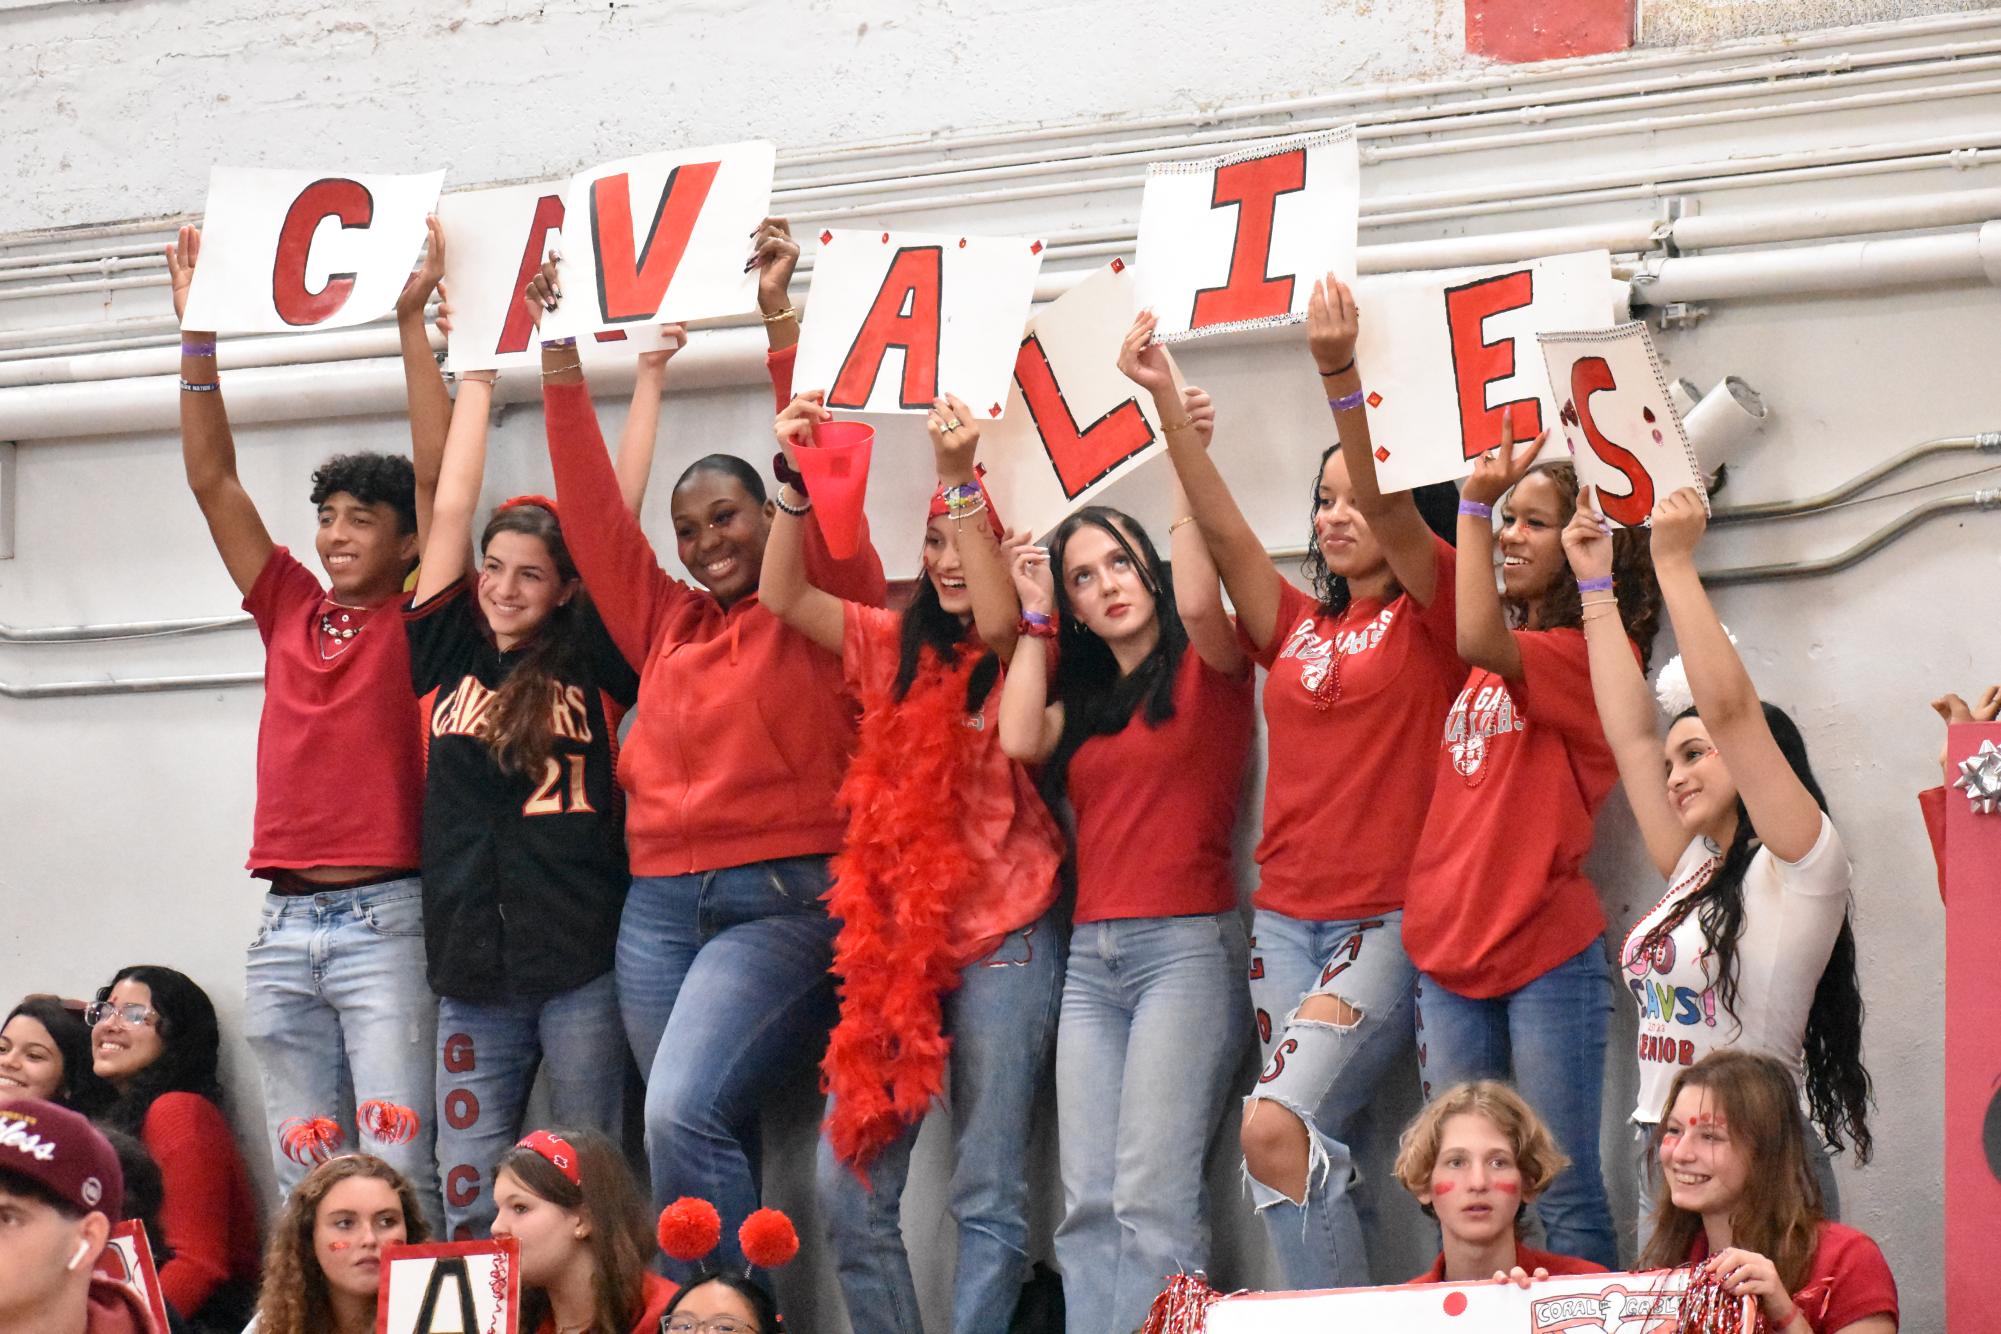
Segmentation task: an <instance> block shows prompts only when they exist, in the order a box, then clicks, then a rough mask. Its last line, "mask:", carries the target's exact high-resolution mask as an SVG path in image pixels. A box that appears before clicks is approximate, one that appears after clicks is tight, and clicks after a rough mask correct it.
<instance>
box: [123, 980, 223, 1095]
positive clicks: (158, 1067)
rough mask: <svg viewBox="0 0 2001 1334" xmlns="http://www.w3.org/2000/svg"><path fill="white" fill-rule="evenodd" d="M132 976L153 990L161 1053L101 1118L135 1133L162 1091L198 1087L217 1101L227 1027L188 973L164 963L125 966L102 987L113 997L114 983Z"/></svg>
mask: <svg viewBox="0 0 2001 1334" xmlns="http://www.w3.org/2000/svg"><path fill="white" fill-rule="evenodd" d="M125 981H132V982H137V983H139V984H140V985H142V986H144V987H146V988H147V989H148V990H149V991H151V992H152V993H153V1025H154V1028H155V1030H156V1031H157V1032H158V1033H159V1035H160V1055H159V1057H158V1058H157V1059H155V1060H154V1062H153V1063H152V1064H151V1065H149V1066H147V1067H146V1068H145V1069H143V1070H141V1071H139V1072H138V1073H137V1074H135V1075H133V1076H132V1078H130V1079H129V1080H127V1081H126V1082H125V1087H124V1088H123V1089H120V1090H119V1092H118V1096H117V1097H116V1098H115V1099H114V1100H113V1101H112V1103H111V1105H110V1106H109V1107H107V1108H105V1110H104V1115H103V1116H102V1117H101V1118H100V1119H101V1120H102V1121H103V1122H104V1123H105V1124H106V1125H108V1126H112V1127H114V1128H116V1129H119V1130H123V1131H125V1132H126V1133H127V1134H132V1135H136V1134H138V1133H139V1130H140V1127H142V1126H143V1125H145V1123H146V1113H147V1112H148V1111H150V1110H151V1109H152V1106H153V1100H154V1099H155V1098H158V1097H159V1096H160V1095H161V1094H163V1093H195V1094H199V1095H200V1096H202V1097H204V1098H207V1099H208V1100H209V1101H210V1102H212V1103H216V1104H218V1105H220V1104H221V1102H222V1086H221V1085H220V1084H219V1083H217V1082H216V1073H215V1072H216V1063H217V1061H218V1060H219V1059H220V1056H221V1052H222V1031H221V1029H220V1028H219V1027H218V1026H217V1024H216V1020H215V1003H214V1002H213V1001H211V1000H209V998H208V993H207V992H206V991H203V990H202V989H201V988H200V987H199V986H197V985H196V984H195V982H194V979H192V978H190V977H189V976H188V975H187V974H186V973H182V972H177V971H175V970H174V969H172V968H164V967H162V966H160V965H159V964H151V963H142V964H134V965H133V966H132V967H130V968H121V969H119V970H118V973H117V975H116V976H115V977H113V978H112V979H111V986H108V987H104V988H102V989H101V990H99V991H98V993H97V998H98V999H99V1000H108V999H109V998H110V996H111V991H112V987H116V986H117V985H118V984H119V983H120V982H125Z"/></svg>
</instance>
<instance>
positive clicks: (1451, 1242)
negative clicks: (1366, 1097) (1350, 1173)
mask: <svg viewBox="0 0 2001 1334" xmlns="http://www.w3.org/2000/svg"><path fill="white" fill-rule="evenodd" d="M1569 1166H1570V1160H1569V1159H1568V1158H1566V1157H1564V1155H1563V1151H1562V1150H1561V1149H1559V1148H1557V1146H1556V1140H1555V1139H1554V1138H1553V1137H1552V1136H1551V1135H1550V1133H1549V1127H1548V1126H1546V1125H1544V1124H1543V1123H1542V1118H1540V1117H1538V1116H1537V1115H1536V1114H1535V1111H1534V1109H1533V1108H1531V1107H1530V1106H1529V1105H1528V1103H1527V1102H1525V1101H1524V1100H1523V1099H1522V1095H1521V1094H1519V1093H1517V1092H1515V1091H1514V1089H1512V1088H1510V1087H1509V1086H1508V1085H1506V1084H1503V1083H1501V1082H1500V1081H1499V1080H1495V1079H1482V1080H1478V1081H1476V1082H1474V1083H1470V1084H1455V1085H1453V1086H1452V1087H1450V1088H1448V1089H1446V1090H1445V1091H1444V1092H1442V1093H1439V1094H1438V1095H1436V1096H1435V1097H1433V1098H1432V1100H1431V1101H1430V1102H1429V1103H1426V1104H1425V1108H1424V1110H1423V1111H1421V1112H1419V1113H1418V1114H1417V1118H1416V1119H1415V1120H1413V1121H1412V1122H1411V1123H1410V1125H1409V1126H1408V1127H1406V1128H1405V1130H1404V1132H1403V1139H1402V1142H1401V1145H1400V1147H1399V1149H1398V1151H1397V1165H1396V1176H1397V1180H1398V1181H1400V1182H1402V1183H1403V1188H1404V1189H1405V1190H1407V1191H1409V1192H1410V1193H1411V1194H1412V1195H1414V1196H1416V1197H1417V1202H1418V1203H1419V1204H1421V1205H1423V1206H1424V1211H1425V1212H1426V1213H1428V1214H1430V1215H1431V1216H1432V1217H1434V1218H1436V1219H1437V1220H1438V1230H1439V1232H1440V1234H1441V1236H1442V1238H1443V1244H1442V1246H1441V1248H1440V1250H1439V1253H1438V1259H1437V1261H1435V1262H1434V1263H1433V1264H1432V1266H1431V1268H1429V1269H1427V1270H1425V1271H1424V1272H1423V1273H1422V1274H1419V1275H1418V1276H1417V1277H1416V1278H1415V1279H1413V1280H1411V1281H1412V1282H1414V1283H1459V1282H1466V1281H1470V1280H1474V1279H1486V1278H1492V1279H1513V1280H1514V1281H1515V1282H1517V1283H1519V1284H1521V1285H1522V1286H1523V1287H1527V1286H1528V1283H1529V1280H1530V1279H1535V1278H1548V1277H1549V1276H1550V1275H1552V1274H1602V1273H1604V1272H1605V1267H1604V1266H1603V1265H1598V1264H1593V1263H1592V1262H1591V1261H1589V1260H1580V1259H1578V1258H1576V1257H1575V1256H1569V1255H1553V1254H1550V1253H1549V1252H1546V1251H1537V1250H1531V1249H1530V1248H1529V1247H1527V1246H1524V1245H1522V1244H1521V1242H1520V1240H1519V1239H1518V1236H1519V1233H1520V1230H1521V1225H1522V1224H1523V1223H1524V1222H1526V1221H1527V1218H1528V1215H1527V1214H1526V1213H1525V1212H1523V1211H1524V1209H1525V1208H1526V1207H1527V1206H1528V1205H1530V1204H1533V1203H1534V1202H1535V1200H1536V1197H1537V1196H1539V1195H1541V1194H1542V1193H1543V1192H1544V1191H1545V1190H1547V1189H1548V1188H1549V1184H1550V1182H1552V1181H1554V1180H1556V1178H1557V1176H1558V1175H1560V1174H1561V1173H1562V1172H1563V1170H1564V1169H1565V1168H1567V1167H1569Z"/></svg>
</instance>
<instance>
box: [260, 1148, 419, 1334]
mask: <svg viewBox="0 0 2001 1334" xmlns="http://www.w3.org/2000/svg"><path fill="white" fill-rule="evenodd" d="M430 1235H431V1232H430V1229H429V1228H428V1227H427V1226H426V1225H425V1223H424V1212H423V1210H422V1209H421V1208H420V1207H419V1206H418V1203H417V1193H416V1191H414V1190H413V1189H411V1186H410V1183H409V1182H408V1181H406V1180H404V1179H403V1174H402V1173H400V1172H398V1171H397V1170H396V1169H395V1168H393V1167H391V1166H390V1165H389V1164H388V1163H385V1162H383V1161H382V1160H381V1159H380V1158H376V1157H372V1156H370V1155H368V1154H365V1153H348V1154H342V1155H341V1156H340V1157H338V1158H330V1159H328V1160H327V1161H325V1162H323V1163H321V1164H320V1165H319V1166H317V1167H315V1168H314V1169H313V1170H312V1171H310V1172H308V1173H307V1174H306V1179H305V1180H304V1181H301V1182H300V1183H299V1185H298V1188H297V1189H296V1190H294V1191H293V1192H292V1193H291V1194H290V1195H289V1196H287V1197H286V1199H285V1210H284V1212H283V1213H281V1214H280V1215H279V1216H278V1220H277V1222H276V1223H275V1224H274V1225H273V1226H272V1228H271V1246H270V1249H269V1250H267V1251H266V1252H265V1253H264V1289H263V1291H262V1292H261V1293H259V1294H258V1298H257V1318H256V1320H254V1321H253V1322H252V1323H251V1327H250V1329H247V1330H245V1331H244V1334H252V1331H253V1330H254V1331H255V1334H374V1330H375V1299H376V1294H377V1292H378V1291H379V1290H380V1288H381V1283H382V1248H383V1247H385V1246H396V1245H402V1244H405V1243H412V1242H420V1241H428V1240H429V1239H430Z"/></svg>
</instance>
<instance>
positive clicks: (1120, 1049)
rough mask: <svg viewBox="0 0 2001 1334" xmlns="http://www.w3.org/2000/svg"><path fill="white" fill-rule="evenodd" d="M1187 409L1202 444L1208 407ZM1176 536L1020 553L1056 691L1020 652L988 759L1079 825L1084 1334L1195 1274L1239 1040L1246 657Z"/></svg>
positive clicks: (1068, 1053) (1079, 1270)
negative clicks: (1158, 546)
mask: <svg viewBox="0 0 2001 1334" xmlns="http://www.w3.org/2000/svg"><path fill="white" fill-rule="evenodd" d="M1184 393H1185V403H1186V411H1187V414H1188V415H1189V416H1191V417H1193V418H1194V419H1195V422H1196V429H1197V430H1198V431H1200V432H1202V433H1203V434H1204V435H1206V434H1207V427H1208V425H1209V423H1210V422H1211V421H1212V420H1213V418H1214V409H1213V408H1211V407H1210V405H1209V396H1208V395H1207V394H1204V393H1203V392H1202V391H1201V390H1199V389H1189V390H1186V391H1184ZM1185 509H1186V505H1185V502H1184V500H1183V498H1182V497H1181V495H1180V492H1179V488H1178V487H1177V488H1176V494H1175V504H1174V510H1175V512H1184V511H1185ZM1168 528H1169V540H1170V541H1171V542H1172V544H1173V566H1172V570H1171V578H1170V570H1169V568H1168V567H1167V566H1164V565H1163V564H1162V563H1161V560H1160V557H1159V556H1158V555H1156V554H1155V552H1154V547H1153V543H1152V542H1151V541H1150V540H1149V539H1148V537H1147V534H1146V530H1145V529H1144V528H1142V527H1141V526H1140V525H1139V523H1138V522H1136V521H1135V520H1134V519H1132V518H1131V517H1130V516H1128V515H1125V514H1122V513H1120V512H1119V511H1117V510H1113V509H1107V508H1105V507H1103V506H1098V505H1092V506H1089V507H1087V508H1085V509H1083V510H1080V511H1078V512H1077V513H1076V514H1074V515H1072V516H1071V517H1070V518H1068V519H1066V520H1064V522H1063V524H1062V525H1061V526H1060V527H1059V528H1057V530H1056V532H1055V535H1054V536H1053V537H1052V538H1051V540H1050V543H1049V550H1048V551H1047V552H1046V553H1045V552H1043V551H1042V550H1041V549H1039V548H1036V547H1022V548H1020V549H1019V550H1017V551H1016V552H1015V556H1014V580H1015V589H1016V591H1017V592H1018V593H1019V594H1020V596H1021V605H1022V608H1023V615H1024V616H1026V617H1029V618H1031V619H1033V618H1036V617H1038V616H1040V617H1046V618H1048V619H1049V620H1050V622H1051V623H1055V624H1058V625H1059V626H1060V633H1059V635H1058V639H1059V641H1060V644H1061V651H1060V652H1059V653H1056V654H1055V658H1056V661H1055V671H1054V679H1053V680H1052V679H1051V673H1050V670H1049V668H1050V663H1049V658H1050V656H1051V650H1052V649H1053V648H1054V647H1055V646H1054V645H1050V644H1048V642H1047V641H1046V640H1044V639H1041V638H1036V637H1032V636H1031V637H1025V638H1023V639H1022V641H1021V643H1020V644H1019V645H1018V646H1017V647H1016V649H1015V658H1014V662H1013V664H1012V670H1011V671H1009V673H1008V677H1007V686H1006V690H1005V696H1004V698H1003V699H1002V701H1001V745H1002V746H1003V747H1004V748H1006V750H1007V752H1008V754H1010V755H1012V756H1014V757H1015V758H1016V759H1019V760H1022V761H1024V762H1026V763H1030V764H1042V765H1043V766H1044V767H1043V770H1042V785H1043V790H1044V791H1045V792H1050V793H1052V794H1054V793H1057V792H1063V793H1067V795H1068V797H1069V800H1070V807H1071V811H1072V812H1073V814H1074V815H1075V827H1076V849H1077V904H1076V909H1075V912H1074V914H1073V918H1072V920H1073V922H1074V925H1073V926H1072V928H1071V932H1070V957H1069V963H1068V966H1067V967H1066V969H1065V971H1064V978H1063V1010H1062V1017H1061V1019H1060V1020H1059V1022H1058V1025H1057V1031H1056V1115H1057V1131H1058V1135H1057V1138H1058V1141H1059V1144H1060V1146H1061V1158H1062V1169H1063V1196H1064V1212H1063V1221H1062V1222H1061V1224H1059V1225H1058V1227H1057V1229H1056V1260H1057V1265H1058V1267H1059V1268H1061V1269H1062V1271H1063V1304H1064V1310H1065V1312H1066V1320H1067V1322H1068V1325H1069V1328H1070V1329H1072V1330H1077V1331H1091V1332H1092V1334H1096V1331H1100V1330H1127V1329H1132V1328H1134V1327H1136V1326H1138V1325H1139V1324H1140V1323H1142V1322H1143V1321H1144V1320H1145V1318H1146V1313H1147V1309H1148V1307H1149V1306H1150V1305H1151V1304H1152V1302H1153V1299H1154V1298H1155V1297H1156V1296H1157V1295H1158V1294H1159V1292H1160V1288H1161V1284H1162V1281H1163V1279H1164V1278H1165V1276H1166V1275H1169V1274H1174V1273H1181V1272H1191V1273H1192V1272H1194V1271H1197V1270H1206V1269H1208V1268H1209V1261H1210V1252H1209V1225H1208V1218H1207V1215H1206V1213H1205V1209H1204V1200H1203V1175H1204V1173H1203V1164H1204V1161H1205V1160H1206V1158H1207V1155H1208V1148H1209V1143H1210V1141H1211V1140H1212V1139H1213V1138H1214V1137H1215V1132H1216V1127H1217V1125H1218V1123H1219V1122H1220V1121H1221V1119H1222V1116H1223V1111H1224V1104H1225V1100H1226V1099H1227V1098H1228V1096H1229V1092H1230V1084H1231V1082H1232V1081H1233V1080H1234V1079H1235V1077H1236V1073H1237V1070H1238V1067H1239V1066H1240V1065H1241V1064H1242V1063H1243V1057H1244V1055H1245V1054H1246V1050H1245V1049H1246V1046H1247V1042H1248V1039H1249V1037H1250V1029H1251V1026H1250V998H1249V995H1248V994H1247V992H1246V991H1245V988H1244V971H1245V968H1246V966H1247V951H1246V942H1245V937H1244V926H1243V920H1242V918H1241V917H1240V916H1239V915H1238V912H1237V883H1236V877H1235V875H1234V874H1233V872H1232V869H1231V852H1230V835H1231V832H1232V831H1233V830H1234V828H1235V827H1236V815H1237V807H1238V805H1239V802H1240V798H1241V795H1242V788H1243V781H1244V768H1245V765H1246V762H1247V761H1248V759H1249V756H1250V742H1251V729H1252V725H1253V715H1252V680H1251V666H1250V659H1249V658H1248V657H1247V656H1246V655H1245V653H1244V651H1243V648H1242V647H1241V646H1240V645H1239V644H1238V643H1237V637H1236V632H1235V630H1234V629H1233V627H1232V626H1231V624H1230V618H1229V615H1228V613H1227V612H1225V611H1224V609H1223V598H1222V590H1221V589H1220V588H1219V586H1218V585H1217V581H1216V567H1215V565H1214V564H1213V563H1212V562H1211V561H1210V560H1209V554H1208V551H1207V549H1206V548H1204V546H1203V545H1202V535H1201V530H1200V529H1198V528H1196V526H1195V524H1194V522H1193V520H1192V519H1189V518H1187V517H1185V514H1184V517H1182V518H1178V519H1175V520H1174V521H1173V522H1172V523H1170V524H1169V525H1168ZM1052 570H1054V571H1060V572H1061V573H1060V577H1056V576H1053V575H1052ZM1052 693H1053V694H1054V695H1055V702H1054V703H1050V702H1049V700H1050V696H1051V694H1052Z"/></svg>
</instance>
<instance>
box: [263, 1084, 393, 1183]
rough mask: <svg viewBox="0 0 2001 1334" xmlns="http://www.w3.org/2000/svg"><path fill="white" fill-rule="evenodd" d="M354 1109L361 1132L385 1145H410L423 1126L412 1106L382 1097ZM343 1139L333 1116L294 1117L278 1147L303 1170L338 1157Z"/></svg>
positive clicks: (280, 1131)
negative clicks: (402, 1104) (337, 1152)
mask: <svg viewBox="0 0 2001 1334" xmlns="http://www.w3.org/2000/svg"><path fill="white" fill-rule="evenodd" d="M354 1110H355V1117H354V1119H355V1121H356V1123H357V1124H358V1125H359V1126H360V1127H361V1133H362V1134H363V1135H366V1136H368V1137H369V1138H370V1139H375V1140H380V1141H381V1142H382V1143H384V1144H408V1143H409V1142H410V1141H411V1140H413V1139H415V1138H417V1131H418V1130H419V1129H421V1128H422V1125H423V1123H422V1121H421V1120H420V1119H419V1118H418V1116H417V1114H416V1113H415V1112H413V1111H411V1110H410V1109H409V1108H408V1107H403V1106H400V1105H398V1104H396V1103H393V1102H385V1101H383V1100H382V1099H380V1098H373V1099H370V1100H369V1101H367V1102H364V1103H363V1104H361V1106H359V1107H357V1108H355V1109H354ZM341 1136H342V1132H341V1128H340V1122H338V1121H336V1120H334V1119H333V1118H332V1117H331V1116H294V1117H291V1118H289V1119H287V1120H285V1121H284V1122H282V1123H281V1124H280V1125H279V1126H278V1147H279V1148H280V1149H282V1150H284V1153H285V1156H286V1157H287V1158H290V1159H291V1160H292V1161H293V1162H295V1163H297V1164H299V1165H300V1166H301V1167H311V1166H314V1165H315V1164H318V1163H323V1162H325V1161H326V1160H327V1159H329V1158H332V1157H334V1156H335V1152H336V1151H337V1150H338V1149H339V1148H340V1142H341Z"/></svg>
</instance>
